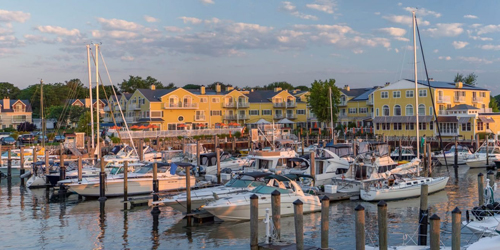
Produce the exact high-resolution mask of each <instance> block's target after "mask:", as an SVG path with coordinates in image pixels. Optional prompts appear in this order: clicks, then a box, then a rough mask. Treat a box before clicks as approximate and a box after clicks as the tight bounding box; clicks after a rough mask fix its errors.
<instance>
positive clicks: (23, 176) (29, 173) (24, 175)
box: [20, 171, 31, 179]
mask: <svg viewBox="0 0 500 250" xmlns="http://www.w3.org/2000/svg"><path fill="white" fill-rule="evenodd" d="M30 176H31V171H28V172H26V173H24V174H22V175H21V176H20V177H21V179H24V178H30Z"/></svg>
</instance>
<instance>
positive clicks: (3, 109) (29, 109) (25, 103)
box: [0, 99, 33, 113]
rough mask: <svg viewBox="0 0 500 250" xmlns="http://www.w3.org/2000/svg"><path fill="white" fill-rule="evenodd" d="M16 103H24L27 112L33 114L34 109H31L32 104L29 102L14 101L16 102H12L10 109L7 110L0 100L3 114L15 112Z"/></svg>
mask: <svg viewBox="0 0 500 250" xmlns="http://www.w3.org/2000/svg"><path fill="white" fill-rule="evenodd" d="M16 102H22V103H23V104H24V105H26V112H33V110H32V108H31V103H30V101H29V100H19V99H14V100H10V109H5V108H4V106H3V101H2V100H0V109H1V111H2V113H7V112H14V109H13V108H12V105H14V104H15V103H16Z"/></svg>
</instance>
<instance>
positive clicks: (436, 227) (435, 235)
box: [429, 214, 441, 250]
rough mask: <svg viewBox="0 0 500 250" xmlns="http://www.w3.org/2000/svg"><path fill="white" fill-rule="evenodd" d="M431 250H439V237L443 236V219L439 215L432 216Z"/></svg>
mask: <svg viewBox="0 0 500 250" xmlns="http://www.w3.org/2000/svg"><path fill="white" fill-rule="evenodd" d="M429 219H430V223H431V233H430V238H431V240H430V247H431V248H430V250H439V237H440V235H441V230H440V226H441V218H439V216H438V215H437V214H433V215H432V216H431V218H429Z"/></svg>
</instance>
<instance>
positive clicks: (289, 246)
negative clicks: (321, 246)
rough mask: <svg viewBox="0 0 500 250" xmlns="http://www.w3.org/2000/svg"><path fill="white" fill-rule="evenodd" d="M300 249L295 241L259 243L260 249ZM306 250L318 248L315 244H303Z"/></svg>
mask: <svg viewBox="0 0 500 250" xmlns="http://www.w3.org/2000/svg"><path fill="white" fill-rule="evenodd" d="M296 249H298V248H297V244H295V243H293V244H283V245H281V244H277V243H274V244H265V243H260V244H259V250H296ZM302 249H304V250H317V249H318V248H317V247H314V246H303V248H302Z"/></svg>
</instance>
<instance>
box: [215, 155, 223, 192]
mask: <svg viewBox="0 0 500 250" xmlns="http://www.w3.org/2000/svg"><path fill="white" fill-rule="evenodd" d="M215 152H216V153H217V154H216V155H217V184H221V183H222V181H221V176H220V148H218V147H216V148H215Z"/></svg>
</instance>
